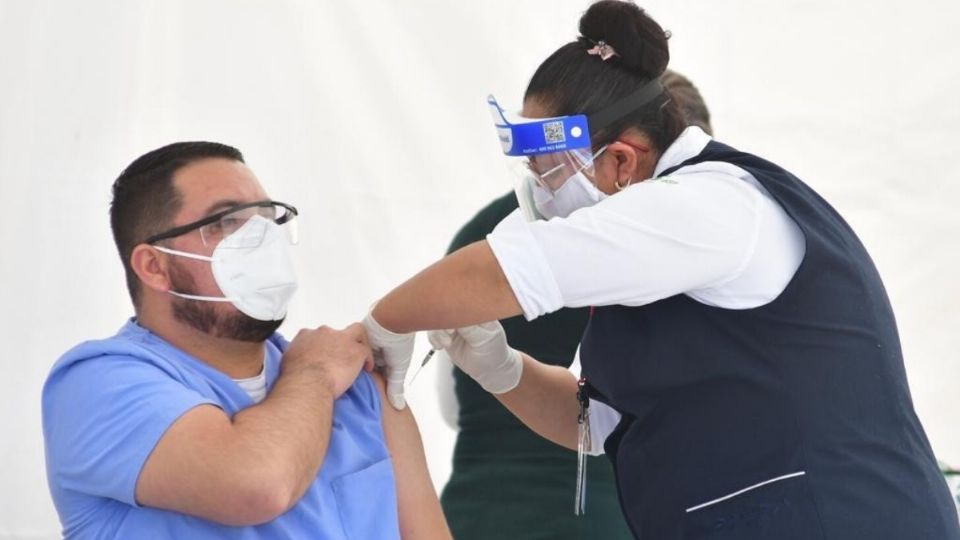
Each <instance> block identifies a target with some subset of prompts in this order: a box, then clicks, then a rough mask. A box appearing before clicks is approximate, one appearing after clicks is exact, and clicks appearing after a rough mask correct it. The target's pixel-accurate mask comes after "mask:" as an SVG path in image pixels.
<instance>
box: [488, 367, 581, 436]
mask: <svg viewBox="0 0 960 540" xmlns="http://www.w3.org/2000/svg"><path fill="white" fill-rule="evenodd" d="M494 397H496V398H497V399H499V400H500V403H503V405H504V406H505V407H506V408H507V409H510V412H512V413H513V414H514V416H516V417H517V418H518V419H520V421H521V422H523V423H524V424H525V425H526V426H527V427H529V428H530V429H532V430H533V431H535V432H536V433H537V434H538V435H540V436H541V437H544V438H545V439H547V440H549V441H552V442H554V443H556V444H559V445H560V446H564V447H566V448H569V449H571V450H576V449H577V415H578V414H579V412H580V411H579V404H578V402H577V377H576V376H575V375H574V374H573V373H570V371H568V370H566V369H564V368H562V367H560V366H551V365H548V364H544V363H541V362H538V361H537V360H534V359H533V358H531V357H529V356H527V355H526V354H523V375H522V376H521V377H520V382H519V384H517V386H516V388H514V389H513V390H510V391H509V392H505V393H503V394H494Z"/></svg>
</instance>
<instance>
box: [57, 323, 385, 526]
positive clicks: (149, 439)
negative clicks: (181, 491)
mask: <svg viewBox="0 0 960 540" xmlns="http://www.w3.org/2000/svg"><path fill="white" fill-rule="evenodd" d="M266 345H267V346H266V348H267V357H266V364H265V366H264V369H265V371H266V377H267V387H268V389H269V388H272V386H273V383H274V382H275V381H276V379H277V375H278V373H279V367H280V359H281V356H282V355H283V351H285V350H286V348H287V345H288V343H287V341H286V340H285V339H284V338H283V337H282V336H280V335H279V334H274V335H273V336H271V337H270V339H269V340H267V344H266ZM207 403H209V404H213V405H215V406H217V407H220V408H222V409H223V410H224V411H225V412H226V413H227V414H229V415H230V416H233V415H234V414H236V413H237V412H239V411H241V410H243V409H244V408H246V407H249V406H251V405H253V401H252V400H251V398H250V397H249V396H248V395H247V394H246V392H244V391H243V390H242V389H241V388H240V387H239V386H238V385H237V384H236V383H235V382H234V381H233V380H232V379H230V377H228V376H227V375H225V374H223V373H221V372H220V371H217V370H215V369H213V368H212V367H210V366H208V365H207V364H205V363H203V362H201V361H199V360H197V359H196V358H193V357H191V356H189V355H187V354H186V353H184V352H183V351H181V350H179V349H177V348H176V347H174V346H173V345H171V344H169V343H167V342H166V341H164V340H163V339H161V338H160V337H158V336H156V335H155V334H153V333H151V332H150V331H148V330H146V329H145V328H143V327H141V326H140V325H138V324H137V323H136V322H135V321H134V320H131V321H129V322H128V323H127V324H126V325H125V326H124V327H123V328H121V330H120V332H119V333H117V335H115V336H113V337H111V338H108V339H105V340H98V341H88V342H85V343H83V344H81V345H79V346H77V347H75V348H73V349H71V350H70V351H69V352H67V353H66V354H65V355H64V356H63V357H62V358H60V360H59V361H58V362H57V363H56V364H55V365H54V367H53V369H52V371H51V372H50V375H49V377H48V378H47V382H46V384H45V385H44V389H43V432H44V439H45V443H46V459H47V479H48V483H49V485H50V492H51V494H52V496H53V501H54V504H55V506H56V508H57V512H58V513H59V515H60V522H61V523H62V525H63V534H64V536H65V537H66V538H77V539H80V538H83V539H86V538H137V539H152V538H191V539H203V538H225V537H230V538H240V539H275V538H324V539H333V540H337V539H347V538H377V539H391V538H399V537H400V535H399V522H398V518H397V502H396V487H395V482H394V476H393V465H392V462H391V460H390V456H389V453H388V451H387V446H386V442H385V439H384V435H383V427H382V424H381V410H380V406H381V404H380V396H379V394H378V392H377V389H376V387H375V386H374V382H373V379H372V378H371V377H370V375H368V374H367V373H365V372H361V373H360V376H359V377H358V378H357V380H356V381H355V382H354V384H353V386H352V387H351V388H350V389H349V390H348V391H347V392H346V393H344V394H343V395H342V396H341V397H340V398H339V399H337V402H336V406H335V408H334V418H333V433H332V435H331V438H330V444H329V448H328V449H327V453H326V457H325V458H324V462H323V466H322V467H321V469H320V472H319V473H318V474H317V478H316V479H315V480H314V482H313V484H312V485H311V486H310V488H309V489H308V490H307V492H306V494H305V495H304V496H303V498H302V499H301V500H300V501H299V502H298V503H297V504H296V505H295V506H294V507H293V508H292V509H290V510H289V511H288V512H286V513H285V514H283V515H282V516H280V517H278V518H277V519H275V520H273V521H271V522H269V523H265V524H263V525H258V526H254V527H228V526H224V525H220V524H217V523H214V522H212V521H207V520H204V519H201V518H197V517H193V516H189V515H186V514H180V513H176V512H170V511H165V510H159V509H155V508H147V507H144V506H140V505H139V504H137V502H136V500H135V498H134V495H135V490H136V483H137V477H138V476H139V474H140V470H141V469H142V467H143V464H144V463H145V462H146V459H147V457H148V456H149V455H150V452H151V451H152V450H153V447H154V446H155V445H156V444H157V442H158V441H159V440H160V438H161V437H162V436H163V434H164V432H165V431H166V430H167V428H169V427H170V425H172V424H173V422H175V421H176V420H177V418H179V417H180V416H181V415H182V414H184V413H185V412H187V411H188V410H190V409H192V408H193V407H196V406H198V405H202V404H207ZM372 512H373V513H375V515H372V514H371V513H372Z"/></svg>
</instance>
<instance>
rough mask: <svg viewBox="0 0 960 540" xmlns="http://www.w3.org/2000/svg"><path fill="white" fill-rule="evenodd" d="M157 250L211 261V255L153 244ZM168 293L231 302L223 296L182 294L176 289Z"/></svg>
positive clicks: (209, 300) (206, 300)
mask: <svg viewBox="0 0 960 540" xmlns="http://www.w3.org/2000/svg"><path fill="white" fill-rule="evenodd" d="M153 247H155V248H157V250H159V251H162V252H164V253H169V254H170V255H179V256H180V257H186V258H188V259H196V260H198V261H209V262H213V257H207V256H206V255H197V254H196V253H187V252H186V251H178V250H176V249H170V248H165V247H163V246H153ZM167 292H168V293H170V294H172V295H174V296H179V297H180V298H186V299H187V300H203V301H205V302H231V301H232V300H230V299H229V298H227V297H225V296H198V295H195V294H184V293H179V292H177V291H167Z"/></svg>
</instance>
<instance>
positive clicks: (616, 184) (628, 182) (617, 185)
mask: <svg viewBox="0 0 960 540" xmlns="http://www.w3.org/2000/svg"><path fill="white" fill-rule="evenodd" d="M632 183H633V178H631V179H629V180H627V183H626V184H624V185H622V186H621V185H620V181H619V180H615V181H614V182H613V185H614V186H615V187H616V188H617V191H623V190H625V189H627V188H628V187H630V184H632Z"/></svg>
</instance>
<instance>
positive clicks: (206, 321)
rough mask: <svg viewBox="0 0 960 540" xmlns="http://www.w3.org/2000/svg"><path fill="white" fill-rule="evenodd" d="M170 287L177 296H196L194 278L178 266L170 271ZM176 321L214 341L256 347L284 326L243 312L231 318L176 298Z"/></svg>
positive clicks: (204, 305) (206, 305) (199, 303)
mask: <svg viewBox="0 0 960 540" xmlns="http://www.w3.org/2000/svg"><path fill="white" fill-rule="evenodd" d="M170 286H171V288H172V289H173V290H175V291H177V292H181V293H184V294H193V295H196V294H197V293H196V282H195V281H194V279H193V276H191V275H190V274H189V273H188V272H186V271H184V270H182V269H181V268H180V266H179V265H178V264H176V263H174V264H173V265H172V266H171V267H170ZM173 317H174V318H175V319H176V320H178V321H180V322H182V323H184V324H186V325H187V326H190V327H191V328H193V329H195V330H198V331H200V332H203V333H204V334H209V335H211V336H213V337H217V338H223V339H234V340H237V341H250V342H254V343H262V342H264V341H266V340H267V338H268V337H270V336H271V335H273V333H274V332H276V330H277V328H279V327H280V325H281V324H282V323H283V319H280V320H277V321H261V320H258V319H254V318H253V317H251V316H249V315H247V314H246V313H242V312H240V311H237V312H236V313H232V314H228V315H224V314H219V313H217V311H216V310H215V309H214V306H213V305H211V304H210V302H206V301H203V300H190V299H187V298H177V297H174V299H173Z"/></svg>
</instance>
